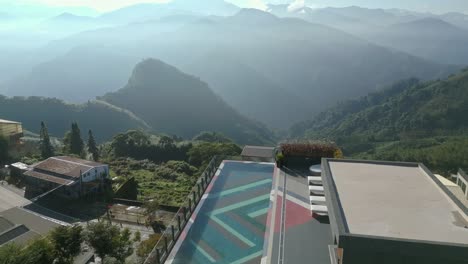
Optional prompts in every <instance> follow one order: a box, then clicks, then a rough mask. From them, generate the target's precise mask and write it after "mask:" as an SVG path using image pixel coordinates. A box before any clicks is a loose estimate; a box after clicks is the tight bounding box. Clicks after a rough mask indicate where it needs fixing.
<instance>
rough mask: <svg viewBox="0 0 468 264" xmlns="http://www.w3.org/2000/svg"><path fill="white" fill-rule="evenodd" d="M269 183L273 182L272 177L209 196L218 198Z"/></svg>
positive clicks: (209, 196)
mask: <svg viewBox="0 0 468 264" xmlns="http://www.w3.org/2000/svg"><path fill="white" fill-rule="evenodd" d="M267 183H271V179H266V180H262V181H257V182H253V183H250V184H246V185H242V186H239V187H236V188H232V189H228V190H225V191H222V192H219V193H213V194H209V195H208V198H217V197H222V196H226V195H229V194H232V193H236V192H242V191H246V190H248V189H251V188H255V187H257V186H260V185H263V184H267Z"/></svg>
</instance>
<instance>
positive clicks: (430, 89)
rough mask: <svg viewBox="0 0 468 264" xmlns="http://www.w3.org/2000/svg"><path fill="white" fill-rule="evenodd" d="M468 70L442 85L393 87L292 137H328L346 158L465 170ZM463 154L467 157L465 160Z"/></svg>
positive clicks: (414, 82)
mask: <svg viewBox="0 0 468 264" xmlns="http://www.w3.org/2000/svg"><path fill="white" fill-rule="evenodd" d="M467 116H468V69H465V70H464V71H462V72H460V73H459V74H456V75H452V76H450V77H449V78H447V79H444V80H437V81H432V82H426V83H423V82H418V81H417V80H414V79H411V80H406V81H402V82H399V83H396V84H395V85H393V86H392V87H390V88H388V89H385V90H384V91H381V92H376V93H372V94H370V95H368V96H366V97H363V98H360V99H358V100H350V101H346V102H343V103H341V104H338V105H337V106H335V107H333V108H331V109H329V110H328V111H325V112H323V113H321V114H319V115H317V116H316V117H315V118H314V119H312V120H311V121H307V122H303V123H300V124H297V125H295V126H294V127H293V128H292V129H291V133H292V135H293V136H295V137H306V138H329V139H332V140H335V141H336V142H337V143H338V144H339V145H341V146H343V148H344V151H345V154H347V155H351V156H358V157H364V158H375V159H390V160H405V161H423V162H425V163H427V164H428V165H430V166H431V167H432V168H433V169H435V170H438V171H454V170H456V169H457V167H463V166H466V165H467V164H466V163H467V161H466V153H465V152H464V149H466V148H467V147H468V142H467V140H466V138H468V133H467V131H468V119H467V118H466V117H467ZM463 155H465V156H463Z"/></svg>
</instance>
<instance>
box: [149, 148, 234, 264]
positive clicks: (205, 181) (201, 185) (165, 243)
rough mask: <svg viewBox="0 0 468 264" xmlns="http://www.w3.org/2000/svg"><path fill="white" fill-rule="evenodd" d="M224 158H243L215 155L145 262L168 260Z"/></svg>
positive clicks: (150, 263)
mask: <svg viewBox="0 0 468 264" xmlns="http://www.w3.org/2000/svg"><path fill="white" fill-rule="evenodd" d="M223 160H242V158H241V157H231V156H215V157H213V158H212V159H211V161H210V163H209V164H208V166H207V167H206V169H205V171H204V172H203V173H202V174H201V176H200V178H199V179H198V180H197V183H196V184H195V186H194V187H193V188H192V191H191V192H190V194H189V195H188V196H187V199H186V200H185V201H184V203H183V205H182V206H181V207H180V209H179V211H177V213H176V215H175V216H174V218H173V219H172V220H171V222H170V224H169V225H167V228H166V230H165V231H164V232H163V233H162V235H161V238H160V239H159V241H158V242H157V243H156V246H155V247H154V248H153V250H152V251H151V253H150V254H149V255H148V257H147V258H146V260H145V262H144V263H145V264H161V263H164V262H165V261H166V260H167V258H168V257H169V254H170V252H171V250H172V249H173V248H174V246H175V244H176V242H177V239H178V238H179V236H180V234H181V233H182V231H183V230H184V228H185V226H186V225H187V223H188V221H189V219H190V217H191V216H192V214H193V212H194V210H195V208H197V205H198V203H199V202H200V200H201V198H202V196H203V194H204V193H205V190H206V188H207V187H208V185H209V184H210V183H211V180H212V179H213V177H214V176H215V173H216V171H217V170H218V167H219V165H220V164H221V162H222V161H223Z"/></svg>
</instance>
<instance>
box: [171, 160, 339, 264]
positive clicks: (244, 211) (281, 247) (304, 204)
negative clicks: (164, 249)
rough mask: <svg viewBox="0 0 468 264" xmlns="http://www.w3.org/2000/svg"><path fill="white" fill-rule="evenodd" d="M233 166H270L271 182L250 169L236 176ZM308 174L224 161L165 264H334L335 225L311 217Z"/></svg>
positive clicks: (298, 170) (292, 169) (269, 164)
mask: <svg viewBox="0 0 468 264" xmlns="http://www.w3.org/2000/svg"><path fill="white" fill-rule="evenodd" d="M229 163H240V164H242V163H243V164H257V165H254V166H262V164H263V165H266V164H268V165H267V166H272V167H271V171H272V172H271V171H270V172H269V174H270V175H271V178H269V176H266V175H268V172H267V174H264V175H261V173H255V172H254V173H252V172H249V171H248V170H246V172H245V173H240V174H239V173H234V174H233V175H231V173H229V171H228V170H229V166H228V169H227V170H226V164H229ZM308 174H309V172H308V168H307V167H304V168H296V167H295V168H284V169H278V168H276V166H273V165H272V164H271V163H255V162H235V161H224V162H223V163H222V164H221V165H220V168H219V169H218V171H217V172H216V175H215V176H214V178H213V180H212V181H211V183H210V185H209V186H208V188H207V190H206V192H205V194H204V195H203V198H202V200H201V201H200V203H199V204H198V205H197V207H196V209H195V212H194V213H193V215H192V217H191V218H190V220H189V222H188V224H187V226H186V227H185V228H184V230H183V232H182V233H181V236H180V238H179V239H178V241H177V242H176V244H175V246H174V248H173V250H172V252H171V253H170V255H169V257H168V259H167V261H166V264H181V263H184V264H188V263H234V264H241V263H252V264H253V263H262V264H267V263H275V264H276V263H281V264H282V263H287V264H296V263H297V264H299V263H301V264H302V263H312V264H329V263H330V257H329V252H328V245H329V244H332V235H331V230H330V225H329V222H328V217H320V216H318V215H312V214H311V210H310V200H309V188H308V182H307V176H308ZM220 197H222V198H220Z"/></svg>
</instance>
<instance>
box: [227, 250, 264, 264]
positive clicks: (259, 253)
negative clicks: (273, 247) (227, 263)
mask: <svg viewBox="0 0 468 264" xmlns="http://www.w3.org/2000/svg"><path fill="white" fill-rule="evenodd" d="M261 255H262V250H260V251H257V252H255V253H253V254H250V255H248V256H245V257H243V258H241V259H239V260H236V261H234V262H231V264H242V263H245V262H247V261H249V260H251V259H254V258H256V257H260V256H261Z"/></svg>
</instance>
